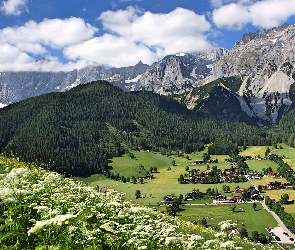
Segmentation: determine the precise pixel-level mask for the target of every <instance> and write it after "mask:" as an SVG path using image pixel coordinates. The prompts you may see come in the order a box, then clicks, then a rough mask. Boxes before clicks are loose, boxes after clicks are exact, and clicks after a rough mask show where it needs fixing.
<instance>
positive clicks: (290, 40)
mask: <svg viewBox="0 0 295 250" xmlns="http://www.w3.org/2000/svg"><path fill="white" fill-rule="evenodd" d="M294 44H295V25H287V24H284V25H282V26H280V27H276V28H272V29H269V30H260V31H257V32H255V33H248V34H245V35H244V36H243V37H242V39H241V40H240V41H237V42H236V44H235V46H234V47H233V48H232V49H231V50H230V51H229V50H227V49H224V48H214V49H213V50H211V51H208V52H203V53H178V54H176V55H169V56H166V57H164V58H163V59H162V60H160V61H158V62H155V63H154V64H152V65H150V66H149V65H146V64H143V63H142V62H141V61H140V62H139V63H137V64H136V65H135V66H130V67H122V68H107V67H105V66H97V65H93V66H88V67H86V68H83V69H80V70H73V71H70V72H43V71H42V62H43V61H44V60H45V59H42V60H38V61H37V62H36V63H37V64H39V65H40V71H38V72H1V73H0V106H5V105H8V104H11V103H15V102H18V101H21V100H24V99H27V98H30V97H34V96H39V95H42V94H45V93H50V92H64V91H67V90H69V89H71V88H73V87H75V86H78V85H80V84H85V83H88V82H91V81H96V80H105V81H108V82H110V83H111V84H113V85H115V86H117V87H119V88H121V89H123V90H124V91H140V90H145V91H152V92H154V93H158V94H161V95H171V96H173V97H174V98H175V99H177V100H178V101H179V102H181V103H182V104H185V105H186V106H187V107H188V108H190V109H193V108H194V109H199V110H205V111H206V112H209V113H212V112H213V113H214V112H215V113H216V111H214V109H216V108H217V107H218V115H224V116H225V117H226V116H227V114H229V113H231V117H228V118H230V119H234V117H233V116H232V110H231V109H235V110H238V111H239V112H240V113H242V114H243V115H245V116H248V117H249V118H250V119H251V120H252V121H253V122H255V123H257V124H258V125H260V126H270V125H273V124H277V123H278V122H279V120H280V119H281V118H282V117H283V116H284V115H285V114H286V113H287V112H288V111H289V110H290V109H291V108H293V105H294V104H293V103H294V101H295V100H294V93H295V89H294V86H295V85H294V81H295V71H294V67H295V53H294V52H295V47H294ZM212 109H213V110H212Z"/></svg>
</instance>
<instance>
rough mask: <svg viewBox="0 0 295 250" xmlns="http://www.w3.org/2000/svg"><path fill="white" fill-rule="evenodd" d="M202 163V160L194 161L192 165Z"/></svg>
mask: <svg viewBox="0 0 295 250" xmlns="http://www.w3.org/2000/svg"><path fill="white" fill-rule="evenodd" d="M203 163H204V161H203V160H195V161H194V164H203Z"/></svg>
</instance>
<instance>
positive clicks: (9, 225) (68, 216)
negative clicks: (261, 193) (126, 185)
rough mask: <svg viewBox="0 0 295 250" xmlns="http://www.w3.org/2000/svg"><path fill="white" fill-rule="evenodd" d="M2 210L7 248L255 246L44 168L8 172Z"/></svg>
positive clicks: (0, 195)
mask: <svg viewBox="0 0 295 250" xmlns="http://www.w3.org/2000/svg"><path fill="white" fill-rule="evenodd" d="M0 168H1V165H0ZM0 209H1V211H0V213H1V214H2V215H3V216H2V219H1V221H0V228H2V234H1V236H0V248H1V249H6V248H7V249H8V248H14V249H36V248H39V247H40V248H42V247H43V248H42V249H49V248H50V249H51V248H56V249H86V248H87V249H235V248H236V247H242V249H253V248H254V247H253V246H254V245H253V244H254V243H249V242H245V241H243V240H241V239H240V238H238V237H237V236H233V237H232V238H231V239H229V238H228V237H222V235H221V234H220V235H219V236H218V237H215V234H216V232H214V231H213V230H212V229H207V228H204V227H200V226H196V225H193V224H190V223H188V222H184V221H181V220H179V219H177V218H174V217H170V216H167V215H164V214H162V213H159V212H157V211H153V210H152V209H150V208H146V207H143V206H138V205H134V204H132V203H131V202H130V201H126V200H124V197H122V195H121V194H105V193H99V192H98V191H97V190H96V189H95V188H91V187H88V186H86V185H85V184H83V183H82V182H78V181H74V180H72V179H68V178H64V177H63V176H61V175H59V174H57V173H54V172H49V171H45V170H42V169H33V170H32V169H31V170H29V169H25V168H11V169H6V170H3V174H2V176H1V178H0ZM230 224H231V223H229V222H226V223H224V224H221V225H220V227H221V228H222V230H225V229H226V228H228V226H226V225H230ZM255 249H269V247H263V246H261V245H255Z"/></svg>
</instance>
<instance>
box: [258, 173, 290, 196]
mask: <svg viewBox="0 0 295 250" xmlns="http://www.w3.org/2000/svg"><path fill="white" fill-rule="evenodd" d="M274 181H279V182H281V183H286V182H288V181H287V180H286V179H285V178H274V177H268V176H263V177H262V178H261V179H260V180H259V179H256V180H252V182H253V184H254V185H255V186H258V185H267V184H268V183H270V182H274ZM271 191H276V190H271ZM278 191H279V190H278ZM294 192H295V191H294Z"/></svg>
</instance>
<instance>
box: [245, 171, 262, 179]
mask: <svg viewBox="0 0 295 250" xmlns="http://www.w3.org/2000/svg"><path fill="white" fill-rule="evenodd" d="M248 175H249V177H250V178H251V179H261V175H260V173H259V172H258V171H251V172H249V173H248Z"/></svg>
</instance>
